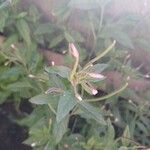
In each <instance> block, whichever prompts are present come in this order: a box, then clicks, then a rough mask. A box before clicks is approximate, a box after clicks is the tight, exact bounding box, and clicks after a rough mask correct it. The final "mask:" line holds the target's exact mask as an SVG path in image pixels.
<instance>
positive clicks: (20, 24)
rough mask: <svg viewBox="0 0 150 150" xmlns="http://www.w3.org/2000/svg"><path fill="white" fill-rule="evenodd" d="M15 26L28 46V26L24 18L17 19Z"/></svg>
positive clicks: (29, 42)
mask: <svg viewBox="0 0 150 150" xmlns="http://www.w3.org/2000/svg"><path fill="white" fill-rule="evenodd" d="M16 27H17V29H18V31H19V33H20V35H21V37H22V38H23V39H24V41H25V42H26V43H27V45H28V46H30V44H31V38H30V28H29V26H28V23H27V22H26V20H25V19H19V20H17V21H16Z"/></svg>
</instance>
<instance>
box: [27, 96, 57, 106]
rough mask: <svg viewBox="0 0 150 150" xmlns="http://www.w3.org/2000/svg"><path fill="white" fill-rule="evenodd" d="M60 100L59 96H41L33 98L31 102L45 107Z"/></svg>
mask: <svg viewBox="0 0 150 150" xmlns="http://www.w3.org/2000/svg"><path fill="white" fill-rule="evenodd" d="M58 98H59V97H58V95H52V94H49V95H48V94H41V95H37V96H34V97H32V98H31V99H30V100H29V101H30V102H31V103H34V104H37V105H43V104H49V103H50V104H52V103H55V101H57V99H58Z"/></svg>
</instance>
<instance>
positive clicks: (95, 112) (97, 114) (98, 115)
mask: <svg viewBox="0 0 150 150" xmlns="http://www.w3.org/2000/svg"><path fill="white" fill-rule="evenodd" d="M79 104H80V105H81V109H83V110H84V111H86V112H87V113H88V115H89V117H91V118H93V119H94V120H96V121H97V122H99V123H100V124H103V125H106V122H105V120H104V118H103V116H102V112H101V111H100V109H98V108H96V107H94V106H92V105H90V104H88V103H86V102H83V101H82V102H79Z"/></svg>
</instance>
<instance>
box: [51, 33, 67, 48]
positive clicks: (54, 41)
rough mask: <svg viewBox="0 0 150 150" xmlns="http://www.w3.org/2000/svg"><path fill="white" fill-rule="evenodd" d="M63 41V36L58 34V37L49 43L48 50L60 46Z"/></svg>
mask: <svg viewBox="0 0 150 150" xmlns="http://www.w3.org/2000/svg"><path fill="white" fill-rule="evenodd" d="M63 40H64V35H63V34H59V35H58V36H56V37H54V38H53V39H52V41H51V42H50V45H49V48H53V47H55V46H57V45H58V44H60V43H61V42H62V41H63Z"/></svg>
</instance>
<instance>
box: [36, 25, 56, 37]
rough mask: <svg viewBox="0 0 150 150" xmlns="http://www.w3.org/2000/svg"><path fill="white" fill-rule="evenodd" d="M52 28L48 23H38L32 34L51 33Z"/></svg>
mask: <svg viewBox="0 0 150 150" xmlns="http://www.w3.org/2000/svg"><path fill="white" fill-rule="evenodd" d="M53 32H54V29H53V26H52V25H51V24H50V23H43V24H40V25H39V26H38V27H37V29H36V30H35V32H34V34H35V35H43V34H47V33H49V34H50V33H53Z"/></svg>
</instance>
